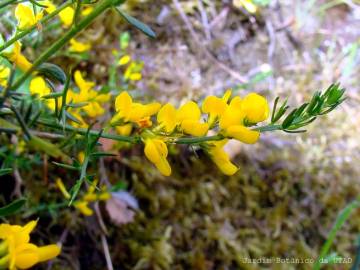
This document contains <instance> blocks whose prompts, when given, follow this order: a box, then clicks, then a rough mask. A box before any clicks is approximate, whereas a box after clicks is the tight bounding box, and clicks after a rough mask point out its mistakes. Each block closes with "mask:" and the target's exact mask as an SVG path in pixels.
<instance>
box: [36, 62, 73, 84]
mask: <svg viewBox="0 0 360 270" xmlns="http://www.w3.org/2000/svg"><path fill="white" fill-rule="evenodd" d="M37 70H38V72H39V73H40V74H43V75H44V76H46V77H48V78H49V79H53V80H56V81H58V82H60V83H61V84H64V83H65V82H66V74H65V72H64V71H63V70H62V69H61V68H60V67H59V66H57V65H55V64H51V63H43V64H41V65H40V66H39V67H38V68H37Z"/></svg>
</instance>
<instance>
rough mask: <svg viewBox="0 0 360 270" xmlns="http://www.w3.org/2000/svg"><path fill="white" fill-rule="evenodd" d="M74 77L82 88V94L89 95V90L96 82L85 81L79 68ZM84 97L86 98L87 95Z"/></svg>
mask: <svg viewBox="0 0 360 270" xmlns="http://www.w3.org/2000/svg"><path fill="white" fill-rule="evenodd" d="M74 79H75V83H76V85H77V86H78V87H79V88H80V95H87V94H88V93H87V92H88V91H89V90H90V89H91V88H93V87H94V86H95V83H93V82H88V81H85V80H84V78H83V76H82V74H81V72H80V71H79V70H76V71H75V73H74ZM84 98H85V99H86V97H84Z"/></svg>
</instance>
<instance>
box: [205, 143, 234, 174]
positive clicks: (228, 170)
mask: <svg viewBox="0 0 360 270" xmlns="http://www.w3.org/2000/svg"><path fill="white" fill-rule="evenodd" d="M227 142H228V140H227V139H225V140H221V141H216V142H211V144H210V145H209V146H208V147H207V152H208V154H209V155H210V158H211V159H212V160H213V162H214V163H215V164H216V166H218V168H219V169H220V170H221V171H222V172H223V173H224V174H225V175H233V174H235V173H236V172H237V170H238V168H237V167H236V166H235V165H234V164H233V163H232V162H231V161H230V158H229V156H228V154H227V153H226V152H225V151H224V149H223V147H224V146H225V144H226V143H227Z"/></svg>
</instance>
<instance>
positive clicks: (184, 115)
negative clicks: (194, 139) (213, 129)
mask: <svg viewBox="0 0 360 270" xmlns="http://www.w3.org/2000/svg"><path fill="white" fill-rule="evenodd" d="M200 118H201V111H200V109H199V107H198V105H197V104H196V103H195V102H193V101H189V102H187V103H185V104H184V105H182V106H181V107H180V108H179V109H178V110H176V109H175V107H174V106H173V105H171V104H170V103H168V104H166V105H164V106H163V107H162V108H161V109H160V110H159V112H158V115H157V121H158V123H159V127H160V128H163V129H164V131H165V132H166V133H172V132H173V131H174V129H175V128H176V127H177V126H179V128H180V129H181V130H182V131H183V132H185V133H186V134H190V135H193V136H204V135H205V134H206V133H207V132H208V129H209V125H208V124H207V123H200Z"/></svg>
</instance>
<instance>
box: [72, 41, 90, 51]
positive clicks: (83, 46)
mask: <svg viewBox="0 0 360 270" xmlns="http://www.w3.org/2000/svg"><path fill="white" fill-rule="evenodd" d="M90 48H91V44H90V43H82V42H79V41H77V40H75V39H74V38H72V39H70V48H69V50H70V51H71V52H75V53H83V52H86V51H88V50H90Z"/></svg>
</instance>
